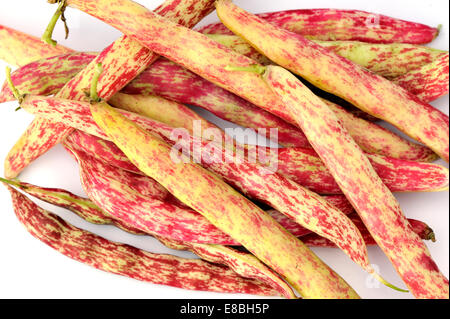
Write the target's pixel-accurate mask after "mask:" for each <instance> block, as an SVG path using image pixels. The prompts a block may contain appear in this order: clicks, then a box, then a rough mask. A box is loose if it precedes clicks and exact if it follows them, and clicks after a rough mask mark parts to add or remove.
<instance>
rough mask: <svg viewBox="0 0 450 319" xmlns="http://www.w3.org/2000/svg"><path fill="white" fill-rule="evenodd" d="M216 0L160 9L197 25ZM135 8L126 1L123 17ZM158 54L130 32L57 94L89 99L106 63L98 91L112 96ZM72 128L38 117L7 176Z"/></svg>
mask: <svg viewBox="0 0 450 319" xmlns="http://www.w3.org/2000/svg"><path fill="white" fill-rule="evenodd" d="M213 3H214V2H213V1H212V0H184V1H179V0H167V1H165V2H164V3H163V4H162V5H161V6H159V7H158V8H157V9H156V12H158V13H160V14H163V15H165V16H166V17H167V18H169V19H172V20H173V21H175V22H177V23H182V24H183V25H186V26H188V27H193V26H194V25H195V24H196V23H198V21H200V19H201V18H202V17H204V16H205V15H207V14H208V13H209V12H210V11H211V10H212V9H213ZM133 8H134V6H127V3H122V6H121V9H122V10H124V11H125V12H126V14H125V15H123V16H122V17H123V18H126V17H128V18H130V17H132V16H133ZM157 58H158V55H157V54H155V53H153V52H151V51H150V50H148V49H147V48H145V47H143V46H141V45H140V44H139V43H138V42H136V41H134V40H132V39H131V38H128V37H126V36H124V37H121V38H120V39H118V40H116V41H115V42H114V43H113V44H111V45H110V46H109V47H107V48H106V49H105V50H103V51H102V52H101V53H100V54H99V55H98V56H97V57H96V58H95V59H94V60H93V61H91V63H90V64H89V65H88V66H87V67H86V68H85V69H84V70H83V71H81V72H80V73H78V74H77V76H76V77H75V78H73V79H72V80H71V81H70V82H68V83H67V84H66V85H65V86H64V87H63V88H62V89H61V91H59V92H58V94H57V96H58V97H63V98H70V99H78V100H85V99H86V96H85V93H84V90H85V89H86V88H87V87H89V84H90V82H91V80H92V75H93V71H94V69H95V66H96V65H97V64H98V63H102V64H103V67H104V72H103V73H102V76H101V77H100V79H99V83H98V92H99V94H100V96H101V97H103V98H105V99H108V98H110V97H111V96H112V95H114V94H115V93H116V92H118V91H120V89H122V88H123V87H124V86H125V85H126V84H127V83H128V82H130V81H131V80H132V79H133V78H135V77H136V76H137V75H138V74H139V73H140V72H142V71H143V70H144V69H145V68H146V67H147V66H148V65H150V64H151V63H152V62H154V61H155V60H156V59H157ZM71 131H72V128H70V127H67V126H63V125H61V124H59V125H56V124H55V123H50V122H48V121H45V120H43V119H40V118H37V119H35V120H34V121H33V123H32V124H31V125H30V126H29V127H28V128H27V130H26V131H25V133H24V134H23V135H22V136H21V138H20V139H19V141H18V142H17V143H16V144H15V145H14V146H13V148H12V150H11V151H10V152H9V154H8V156H7V157H6V160H5V176H7V177H10V178H14V177H16V176H17V175H18V174H19V173H20V171H21V170H22V169H23V168H24V167H26V166H27V165H28V164H29V163H30V162H32V161H33V160H34V159H36V158H37V157H39V156H40V155H42V154H43V153H45V152H46V151H47V150H48V149H50V148H51V147H52V146H54V145H55V144H57V143H58V142H60V141H61V140H63V139H64V138H65V137H66V136H67V135H68V134H69V133H70V132H71Z"/></svg>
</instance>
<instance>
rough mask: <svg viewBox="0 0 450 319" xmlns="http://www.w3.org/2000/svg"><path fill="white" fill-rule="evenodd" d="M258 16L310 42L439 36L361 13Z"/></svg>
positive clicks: (414, 40)
mask: <svg viewBox="0 0 450 319" xmlns="http://www.w3.org/2000/svg"><path fill="white" fill-rule="evenodd" d="M257 16H258V17H260V18H262V19H264V20H266V21H267V22H269V23H271V24H272V25H274V26H277V27H280V28H283V29H286V30H289V31H292V32H295V33H298V34H301V35H303V36H305V37H306V38H308V39H316V40H325V41H330V40H331V41H336V40H353V41H363V42H371V43H394V42H400V43H411V44H425V43H429V42H431V41H433V39H434V38H435V37H436V36H437V35H438V34H439V30H438V29H437V28H432V27H429V26H426V25H423V24H420V23H414V22H409V21H404V20H399V19H395V18H391V17H388V16H385V15H381V14H377V13H371V12H365V11H359V10H338V9H300V10H289V11H279V12H267V13H260V14H257ZM198 30H199V32H202V33H218V34H232V32H231V31H230V30H229V29H228V28H227V27H226V26H224V25H223V24H222V23H213V24H210V25H207V26H204V27H201V28H199V29H198Z"/></svg>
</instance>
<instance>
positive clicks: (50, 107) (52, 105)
mask: <svg viewBox="0 0 450 319" xmlns="http://www.w3.org/2000/svg"><path fill="white" fill-rule="evenodd" d="M21 106H22V108H23V109H25V110H27V111H29V112H31V113H33V114H36V115H39V116H41V117H45V118H48V119H51V120H52V121H55V122H62V123H64V124H66V125H70V126H73V127H74V128H77V129H79V130H82V131H84V132H86V133H89V134H94V135H95V136H97V137H100V138H103V139H108V137H107V136H106V135H105V133H104V132H102V131H101V130H100V129H99V128H98V126H97V125H95V123H94V122H93V120H92V117H91V115H90V113H89V109H88V107H89V105H88V104H87V103H86V102H75V101H70V100H62V99H57V98H53V97H40V96H33V95H28V96H26V97H25V99H24V101H23V102H22V104H21ZM120 112H121V113H122V114H124V115H125V116H126V117H127V118H129V119H131V120H133V121H135V122H136V123H139V125H141V126H142V127H144V128H145V129H146V130H148V131H150V132H153V133H155V134H158V135H159V136H160V137H161V138H164V139H165V140H166V141H167V142H168V143H171V144H173V143H174V142H175V141H172V140H171V138H170V136H171V132H172V128H171V127H169V126H167V125H165V124H162V123H160V122H157V121H154V120H151V119H149V118H145V117H142V116H139V115H137V114H134V113H130V112H127V111H120ZM74 138H75V139H77V140H78V141H77V142H75V143H74V144H75V146H74V147H75V148H78V146H77V144H80V145H86V147H87V148H91V150H92V152H93V153H97V154H96V157H100V158H102V159H103V160H106V161H107V162H111V163H112V164H113V165H116V166H118V167H121V168H123V169H125V170H129V171H132V172H135V173H138V174H139V173H140V174H142V172H140V171H139V169H137V168H136V167H135V166H134V165H133V164H131V163H130V162H129V160H128V159H127V158H126V156H125V155H124V154H122V153H121V152H120V151H119V150H117V148H116V147H114V146H113V145H111V144H110V143H108V142H106V141H96V140H95V139H92V138H88V137H83V136H81V137H76V136H75V137H74ZM80 138H81V139H80ZM205 147H207V146H205ZM273 151H274V150H272V152H271V151H270V149H267V152H268V156H269V157H270V156H272V155H271V154H272V153H273ZM219 153H221V152H219ZM276 154H277V157H276V158H272V162H271V163H273V164H275V163H276V164H277V172H279V173H280V174H282V175H285V176H287V177H289V178H291V179H292V180H293V181H295V182H297V183H298V184H300V185H302V186H305V187H307V188H309V189H311V190H314V191H315V192H317V193H322V194H340V193H342V191H341V190H340V188H339V186H338V185H337V184H336V182H335V180H334V178H333V176H332V175H331V174H330V173H329V171H328V170H327V169H326V167H325V166H324V165H323V163H322V161H321V160H320V157H318V156H317V154H316V153H315V152H314V151H313V150H311V149H301V148H287V149H279V150H277V151H276ZM369 158H370V160H371V162H372V165H374V168H375V170H376V172H377V174H379V176H380V177H381V178H382V180H383V182H384V183H385V184H386V185H387V186H388V187H389V188H390V189H391V190H392V191H397V192H416V191H440V190H444V189H446V188H447V186H448V182H449V181H448V179H449V176H448V175H449V174H448V170H447V169H446V168H445V167H441V166H439V165H434V164H428V163H418V162H412V161H403V160H396V159H392V158H388V157H384V156H376V155H369ZM275 161H276V162H275ZM217 169H220V168H219V167H218V168H217ZM230 171H233V169H231V170H230Z"/></svg>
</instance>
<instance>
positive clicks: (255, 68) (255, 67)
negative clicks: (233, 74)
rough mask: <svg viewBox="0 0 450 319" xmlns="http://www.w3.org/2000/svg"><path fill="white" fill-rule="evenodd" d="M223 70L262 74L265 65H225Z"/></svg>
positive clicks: (264, 70)
mask: <svg viewBox="0 0 450 319" xmlns="http://www.w3.org/2000/svg"><path fill="white" fill-rule="evenodd" d="M225 71H241V72H252V73H256V74H260V75H263V74H264V73H265V72H266V67H265V66H262V65H259V64H252V65H249V66H233V65H227V66H226V67H225Z"/></svg>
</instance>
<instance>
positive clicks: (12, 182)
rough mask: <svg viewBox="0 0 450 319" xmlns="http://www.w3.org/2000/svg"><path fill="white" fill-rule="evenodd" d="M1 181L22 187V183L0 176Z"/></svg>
mask: <svg viewBox="0 0 450 319" xmlns="http://www.w3.org/2000/svg"><path fill="white" fill-rule="evenodd" d="M0 182H2V183H5V184H8V185H12V186H16V187H19V188H20V187H21V185H20V184H19V183H17V182H15V181H12V180H9V179H6V178H3V177H0Z"/></svg>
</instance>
